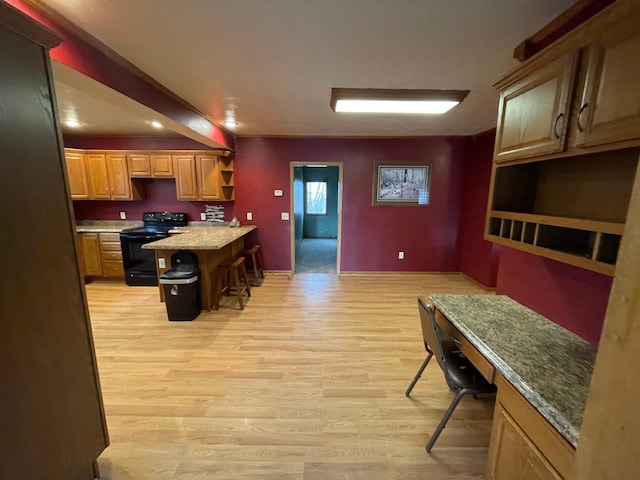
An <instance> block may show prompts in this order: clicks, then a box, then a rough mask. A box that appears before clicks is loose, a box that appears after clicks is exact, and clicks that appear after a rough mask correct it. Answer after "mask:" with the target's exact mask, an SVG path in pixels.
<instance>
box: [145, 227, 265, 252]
mask: <svg viewBox="0 0 640 480" xmlns="http://www.w3.org/2000/svg"><path fill="white" fill-rule="evenodd" d="M255 228H256V227H255V225H249V226H245V227H196V228H189V227H182V228H181V229H180V231H183V232H184V233H180V234H179V235H172V236H170V237H168V238H163V239H162V240H157V241H155V242H150V243H145V244H144V245H142V248H144V249H151V250H219V249H221V248H222V247H224V246H225V245H228V244H230V243H231V242H233V241H235V240H238V239H239V238H241V237H243V236H244V235H246V234H247V233H249V232H250V231H252V230H255ZM176 230H177V229H176ZM171 232H173V230H171ZM176 233H177V232H176Z"/></svg>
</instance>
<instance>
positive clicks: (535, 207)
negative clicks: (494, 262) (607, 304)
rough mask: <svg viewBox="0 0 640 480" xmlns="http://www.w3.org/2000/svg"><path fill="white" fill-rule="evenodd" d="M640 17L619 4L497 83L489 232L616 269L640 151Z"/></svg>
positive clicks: (561, 257) (595, 267)
mask: <svg viewBox="0 0 640 480" xmlns="http://www.w3.org/2000/svg"><path fill="white" fill-rule="evenodd" d="M639 23H640V8H638V7H637V5H634V4H633V2H620V3H615V4H614V5H611V6H610V7H608V8H607V9H605V10H603V11H602V12H601V13H600V14H598V15H596V16H594V17H593V18H592V19H591V20H590V21H589V22H585V23H584V24H583V25H581V26H580V27H578V28H577V29H575V30H574V31H573V32H571V33H569V34H567V35H566V36H565V37H563V38H562V39H561V40H559V41H558V42H556V43H555V44H553V45H551V46H549V47H547V49H545V50H543V51H542V52H540V53H539V54H538V55H536V56H534V57H532V58H531V59H530V60H529V61H527V62H525V63H523V64H522V65H521V66H520V67H519V68H517V69H515V70H513V71H512V72H510V73H509V74H507V75H506V76H505V77H504V78H503V79H502V80H500V81H499V82H498V83H497V84H496V87H497V88H499V90H500V91H501V94H500V95H501V96H500V105H499V116H498V127H497V134H496V150H495V155H494V160H495V163H494V167H493V172H492V178H491V187H490V194H489V205H488V212H487V220H486V227H485V238H486V239H487V240H489V241H492V242H495V243H499V244H502V245H506V246H509V247H512V248H516V249H519V250H522V251H526V252H529V253H533V254H536V255H540V256H544V257H547V258H551V259H553V260H556V261H560V262H563V263H568V264H571V265H575V266H577V267H581V268H585V269H588V270H592V271H595V272H598V273H603V274H605V275H610V276H614V275H615V268H616V262H617V260H618V251H619V248H620V245H621V243H622V237H623V233H624V231H625V223H626V220H627V211H628V206H629V202H630V199H631V193H632V189H633V179H634V178H635V175H636V170H637V166H638V160H639V158H640V148H639V147H640V90H639V89H638V88H637V85H638V84H640V62H638V61H637V58H638V55H639V54H640V33H638V28H637V25H638V24H639ZM573 71H575V73H571V72H573ZM574 84H575V88H574V87H573V85H574ZM543 87H544V88H543ZM572 91H573V93H572ZM552 98H554V99H555V100H556V102H555V103H553V102H552ZM567 101H568V102H569V103H567ZM537 102H541V104H540V105H537ZM556 112H558V113H557V115H556V117H555V120H554V119H553V115H554V114H555V113H556ZM532 117H535V119H532ZM536 119H537V120H536ZM556 120H557V122H556ZM545 122H546V123H545ZM554 127H557V128H554ZM545 128H546V130H545ZM545 131H546V132H547V133H548V134H549V135H551V136H549V135H547V136H545V135H544V133H545Z"/></svg>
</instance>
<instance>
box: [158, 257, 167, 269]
mask: <svg viewBox="0 0 640 480" xmlns="http://www.w3.org/2000/svg"><path fill="white" fill-rule="evenodd" d="M166 267H167V262H165V260H164V258H162V257H160V258H159V259H158V268H166Z"/></svg>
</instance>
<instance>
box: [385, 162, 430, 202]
mask: <svg viewBox="0 0 640 480" xmlns="http://www.w3.org/2000/svg"><path fill="white" fill-rule="evenodd" d="M429 173H430V168H429V165H398V164H378V165H376V168H375V173H374V189H373V203H374V205H397V204H413V205H426V204H428V203H429V176H430V175H429Z"/></svg>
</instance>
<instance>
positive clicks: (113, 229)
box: [76, 220, 142, 233]
mask: <svg viewBox="0 0 640 480" xmlns="http://www.w3.org/2000/svg"><path fill="white" fill-rule="evenodd" d="M141 226H142V222H138V221H133V220H78V221H77V222H76V232H78V233H119V232H121V231H122V230H126V229H127V228H136V227H141Z"/></svg>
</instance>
